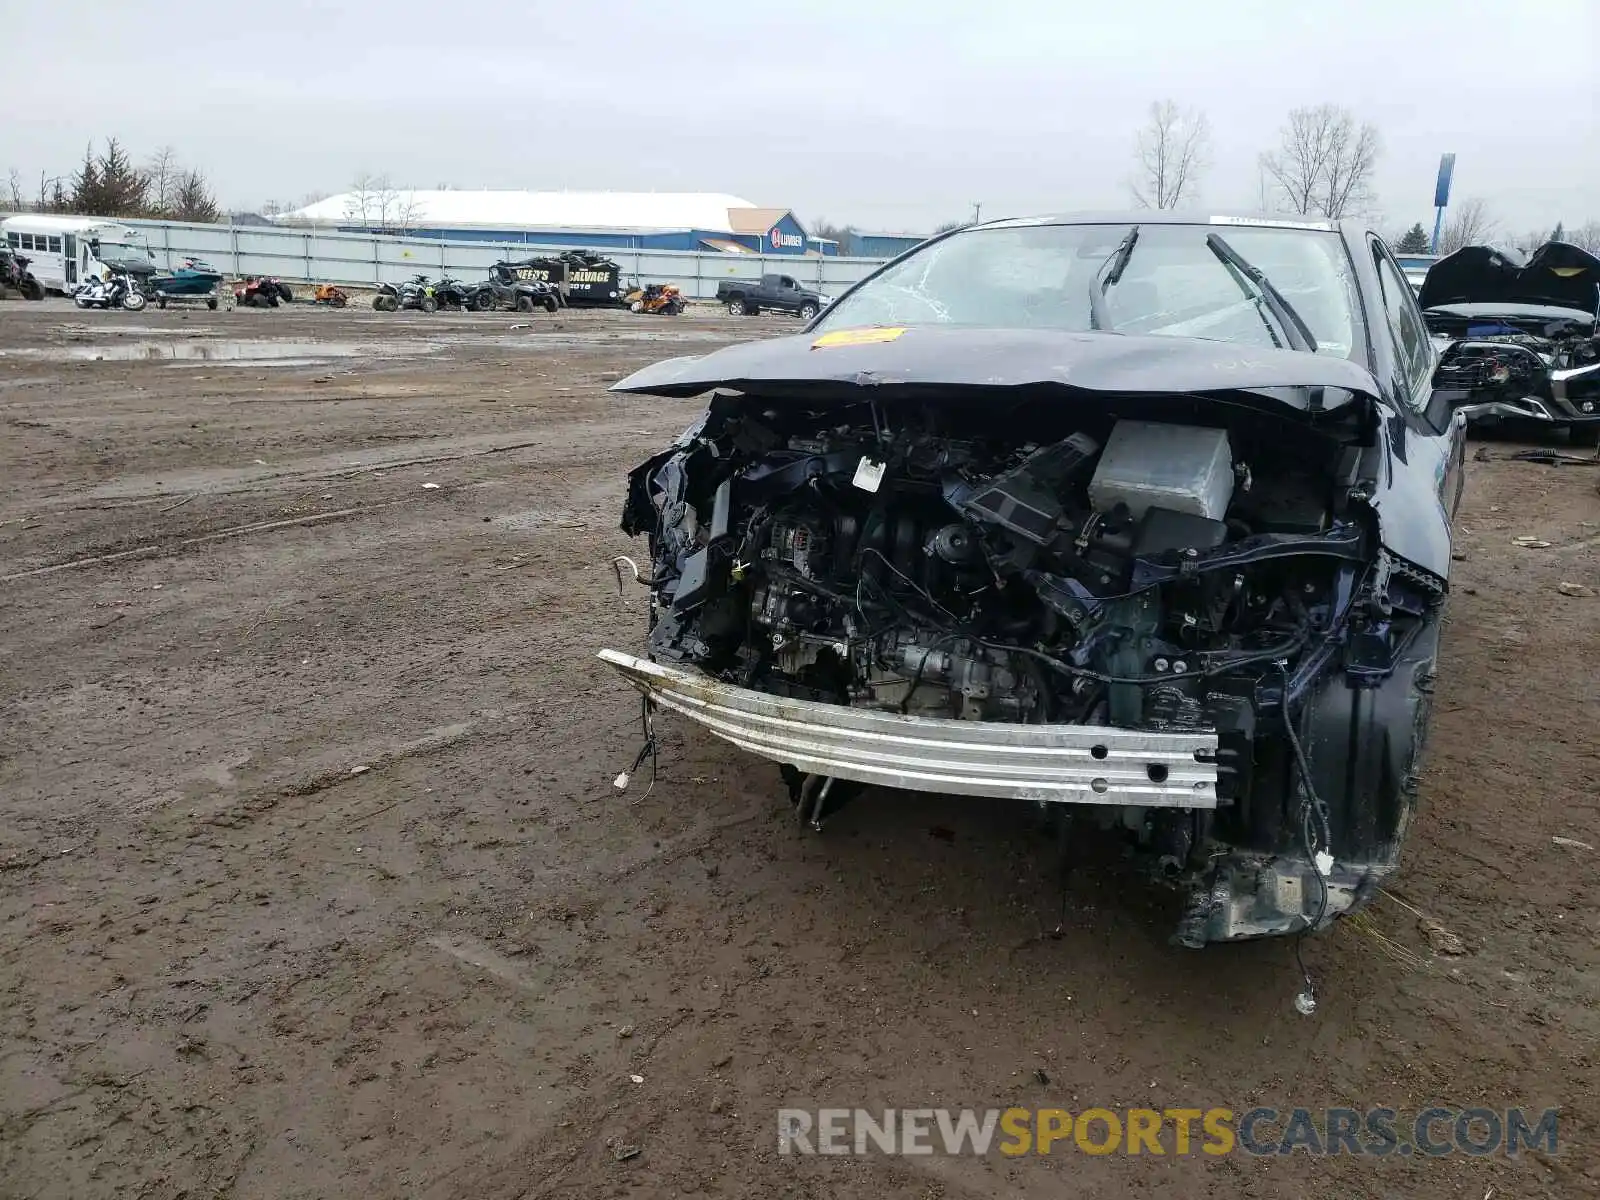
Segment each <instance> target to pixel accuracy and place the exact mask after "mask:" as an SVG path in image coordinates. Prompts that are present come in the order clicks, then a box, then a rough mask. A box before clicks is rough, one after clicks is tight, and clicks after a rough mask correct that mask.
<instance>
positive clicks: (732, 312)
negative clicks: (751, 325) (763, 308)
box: [728, 299, 750, 317]
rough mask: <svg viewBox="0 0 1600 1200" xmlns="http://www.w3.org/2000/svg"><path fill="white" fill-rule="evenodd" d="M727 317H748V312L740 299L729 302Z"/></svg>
mask: <svg viewBox="0 0 1600 1200" xmlns="http://www.w3.org/2000/svg"><path fill="white" fill-rule="evenodd" d="M728 315H729V316H730V317H747V316H749V315H750V310H749V308H748V307H746V305H745V302H744V301H743V300H742V299H740V300H729V301H728Z"/></svg>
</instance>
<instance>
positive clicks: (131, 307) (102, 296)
mask: <svg viewBox="0 0 1600 1200" xmlns="http://www.w3.org/2000/svg"><path fill="white" fill-rule="evenodd" d="M72 302H73V303H74V304H76V305H77V306H78V307H79V308H125V309H127V310H128V311H129V312H138V311H139V310H140V309H142V308H143V307H144V306H145V295H144V292H143V291H142V290H141V289H140V287H139V282H138V280H136V279H135V278H134V277H133V276H132V275H130V274H128V272H126V271H115V270H112V271H108V272H107V273H106V274H105V275H104V276H101V275H94V276H91V277H90V278H88V279H86V280H84V281H83V282H82V283H80V284H79V285H78V286H77V288H76V289H75V290H74V291H73V293H72Z"/></svg>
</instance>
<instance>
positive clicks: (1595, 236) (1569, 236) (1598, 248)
mask: <svg viewBox="0 0 1600 1200" xmlns="http://www.w3.org/2000/svg"><path fill="white" fill-rule="evenodd" d="M1562 234H1563V239H1562V240H1564V241H1566V242H1567V243H1568V244H1570V245H1573V246H1576V247H1578V248H1579V249H1580V250H1587V251H1588V252H1589V253H1590V254H1600V221H1585V222H1584V223H1583V224H1582V225H1576V226H1574V227H1573V228H1571V229H1565V230H1562Z"/></svg>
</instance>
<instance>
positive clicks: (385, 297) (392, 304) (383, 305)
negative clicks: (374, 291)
mask: <svg viewBox="0 0 1600 1200" xmlns="http://www.w3.org/2000/svg"><path fill="white" fill-rule="evenodd" d="M372 307H373V308H375V309H377V310H378V311H379V312H393V311H394V310H395V309H396V308H398V307H399V302H398V301H397V300H396V299H395V298H394V297H393V296H391V295H389V293H388V292H380V293H379V294H378V295H376V296H374V297H373V298H372Z"/></svg>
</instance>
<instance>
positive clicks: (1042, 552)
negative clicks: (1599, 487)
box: [601, 212, 1467, 946]
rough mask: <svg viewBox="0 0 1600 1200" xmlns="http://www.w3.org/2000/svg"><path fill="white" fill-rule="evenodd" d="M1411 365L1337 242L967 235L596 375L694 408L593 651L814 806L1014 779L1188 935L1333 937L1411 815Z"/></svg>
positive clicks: (1415, 516) (1441, 555)
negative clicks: (1114, 855) (733, 339)
mask: <svg viewBox="0 0 1600 1200" xmlns="http://www.w3.org/2000/svg"><path fill="white" fill-rule="evenodd" d="M1434 368H1435V352H1434V347H1433V343H1432V342H1431V341H1430V340H1429V338H1428V336H1427V334H1426V330H1425V328H1424V325H1423V320H1422V314H1421V311H1420V310H1419V308H1418V307H1417V303H1416V299H1415V296H1414V294H1413V292H1412V289H1411V288H1410V287H1409V286H1408V285H1407V283H1406V279H1405V275H1404V273H1403V272H1402V271H1401V269H1400V268H1399V266H1398V265H1397V264H1396V262H1395V260H1394V258H1393V256H1392V255H1391V254H1390V252H1389V251H1388V249H1387V248H1386V247H1385V246H1384V244H1383V243H1382V241H1381V240H1379V239H1378V238H1377V237H1376V236H1374V235H1371V234H1368V233H1366V232H1364V231H1361V230H1359V229H1357V228H1356V227H1354V226H1349V225H1339V224H1333V223H1321V222H1314V221H1298V220H1295V221H1285V220H1268V219H1264V218H1262V219H1254V218H1245V217H1211V218H1209V219H1208V218H1206V217H1203V216H1201V217H1189V218H1183V217H1178V216H1174V215H1172V214H1167V213H1159V214H1158V213H1149V212H1142V213H1138V214H1136V215H1127V216H1122V215H1118V216H1082V217H1048V218H1039V219H1028V220H1005V221H995V222H990V223H988V224H984V225H978V226H970V227H967V228H964V229H961V230H957V231H955V232H952V233H949V234H947V235H945V236H943V237H940V238H936V239H934V240H932V241H930V242H927V243H924V244H923V245H921V246H919V247H918V248H916V249H914V250H912V251H910V252H909V253H907V254H906V255H904V256H902V257H900V258H899V259H897V260H895V261H893V262H891V263H889V264H887V265H886V266H884V267H882V268H880V269H879V270H878V271H877V272H876V273H874V274H873V275H871V276H869V277H867V278H866V279H865V280H863V281H862V282H860V283H859V284H857V285H856V286H855V287H854V288H852V289H851V290H850V291H849V292H847V293H846V294H845V295H843V296H842V297H841V298H840V299H839V300H838V301H836V302H835V304H834V305H833V306H832V307H830V309H829V310H828V311H827V312H826V313H825V314H823V315H822V316H821V317H820V318H819V319H818V320H816V321H815V322H813V323H812V324H811V325H810V326H809V327H808V328H807V329H806V331H805V332H803V333H801V334H799V335H796V336H791V337H780V338H773V339H767V340H763V341H758V342H754V343H749V344H744V345H737V346H731V347H728V348H726V349H722V350H719V351H717V352H715V353H711V354H707V355H704V356H698V357H690V358H678V359H672V360H669V361H667V362H663V363H660V364H657V365H655V366H652V367H647V368H645V369H643V370H641V371H639V372H637V373H636V374H634V375H632V376H630V377H628V378H627V379H624V380H622V381H621V382H619V383H617V384H615V385H614V388H613V390H614V391H618V392H624V393H635V394H642V395H654V396H671V397H688V396H696V395H701V394H706V393H709V394H710V401H709V407H708V408H707V410H706V411H705V413H704V415H703V416H702V417H701V418H700V419H699V420H697V421H696V422H695V423H694V424H693V425H692V426H691V427H690V428H689V429H688V430H687V431H686V432H685V433H684V434H683V435H682V436H681V437H680V438H679V440H678V441H677V443H676V444H675V445H673V446H671V447H669V448H667V449H665V450H664V451H662V452H661V453H660V454H657V455H655V456H654V457H652V458H650V459H649V460H648V461H646V462H644V463H643V464H642V465H640V466H639V467H638V468H637V469H635V470H634V471H633V472H632V474H631V476H630V478H629V481H628V491H627V497H626V501H625V504H624V509H623V514H622V527H623V529H624V530H625V531H626V532H627V533H629V534H631V535H642V536H644V537H646V538H648V543H649V550H650V553H649V567H648V571H646V570H645V569H644V568H643V567H642V566H639V567H637V568H636V572H637V573H638V574H639V575H640V576H641V579H642V582H643V583H645V584H646V585H647V586H648V588H649V593H650V608H649V629H648V635H647V641H646V644H645V646H643V647H640V648H638V652H633V651H630V650H617V649H608V650H605V651H602V652H601V657H602V658H603V659H604V660H605V661H607V662H608V663H610V664H611V665H612V666H614V667H615V668H616V669H617V670H618V671H619V672H620V673H621V674H622V675H623V676H625V677H626V679H627V680H628V681H629V682H630V683H631V684H633V685H634V686H635V687H636V688H638V689H639V690H640V691H641V692H643V694H644V696H645V697H646V700H647V705H646V713H647V716H648V714H650V713H652V712H654V711H656V710H664V711H667V712H670V713H672V714H675V715H676V716H678V717H682V718H687V719H688V720H690V721H693V722H696V723H698V724H700V725H702V726H704V728H705V729H706V730H707V731H709V732H710V733H712V734H714V735H716V736H718V737H721V738H724V739H726V740H727V741H729V742H731V743H732V744H733V745H734V746H737V747H739V748H740V749H741V750H742V751H746V752H749V753H751V754H754V755H758V756H761V757H764V758H767V759H770V760H773V761H775V762H776V763H778V764H781V768H782V774H783V776H784V777H785V778H787V779H788V780H789V782H790V785H791V799H792V800H794V801H795V803H796V805H797V809H798V810H799V813H800V815H801V817H802V819H804V820H808V821H810V822H811V823H812V824H813V825H815V824H816V821H817V820H818V819H819V818H820V816H821V815H822V814H823V813H824V812H825V811H826V810H827V806H828V805H830V804H832V803H834V802H835V801H836V799H837V796H838V795H839V794H840V793H841V791H843V792H848V791H850V790H852V789H857V788H859V787H861V785H872V784H876V785H881V786H884V787H891V788H902V789H910V790H913V791H922V792H936V793H946V794H953V795H959V796H967V797H972V798H973V802H974V803H982V802H985V801H991V802H992V801H994V800H1008V801H1021V802H1024V803H1026V804H1031V805H1035V806H1038V807H1039V808H1040V809H1041V810H1043V811H1044V812H1045V813H1047V814H1049V815H1051V816H1053V817H1055V818H1057V819H1058V820H1059V821H1060V822H1061V824H1062V825H1063V827H1065V825H1066V823H1067V821H1068V820H1070V821H1071V822H1072V823H1073V825H1074V827H1076V828H1082V827H1083V825H1084V824H1086V823H1087V824H1093V825H1095V826H1098V827H1100V828H1103V829H1105V830H1107V831H1109V833H1110V834H1111V836H1112V837H1113V838H1116V837H1125V838H1126V839H1127V841H1128V842H1129V843H1130V844H1131V845H1132V847H1133V848H1134V850H1135V853H1136V856H1137V858H1138V860H1139V861H1140V862H1142V863H1144V864H1146V865H1147V866H1148V868H1149V871H1150V873H1151V875H1152V877H1153V878H1154V879H1156V880H1160V881H1165V883H1167V884H1168V885H1171V886H1174V887H1176V888H1178V889H1180V890H1181V891H1182V893H1183V895H1184V900H1183V902H1182V905H1181V909H1182V911H1181V916H1180V918H1179V922H1178V927H1177V930H1176V933H1175V937H1176V940H1177V941H1178V942H1180V943H1182V944H1184V945H1189V946H1200V945H1203V944H1205V943H1207V942H1211V941H1223V940H1229V939H1235V938H1246V937H1257V936H1263V935H1269V934H1281V933H1292V932H1296V931H1301V930H1305V929H1309V928H1313V927H1317V926H1321V925H1324V924H1326V923H1327V922H1328V921H1330V920H1332V919H1333V918H1334V917H1336V916H1338V915H1341V914H1344V913H1348V912H1351V911H1353V910H1354V909H1356V908H1358V907H1359V906H1361V905H1362V904H1364V903H1365V902H1367V901H1368V900H1370V899H1371V898H1372V896H1373V895H1374V894H1375V892H1376V890H1377V888H1378V887H1379V886H1380V885H1381V884H1382V883H1383V881H1384V880H1385V879H1387V878H1388V877H1389V876H1390V875H1391V874H1392V873H1393V872H1394V870H1395V869H1396V864H1397V861H1398V857H1399V852H1400V847H1401V843H1402V841H1403V839H1404V838H1405V835H1406V832H1407V829H1408V828H1409V826H1410V823H1411V819H1412V816H1413V813H1414V811H1415V807H1416V798H1417V780H1418V771H1419V763H1420V754H1421V750H1422V745H1423V740H1424V736H1425V734H1426V731H1427V725H1428V714H1429V705H1430V699H1431V696H1432V693H1433V685H1434V675H1435V662H1436V655H1437V650H1438V642H1439V634H1440V620H1441V611H1442V606H1443V603H1444V600H1445V595H1446V591H1447V587H1448V579H1449V573H1450V536H1451V535H1450V522H1451V516H1452V514H1453V511H1454V509H1455V505H1456V503H1457V500H1458V499H1459V495H1460V489H1461V479H1462V476H1461V471H1462V444H1463V435H1464V420H1463V418H1462V416H1461V411H1460V406H1461V405H1462V404H1463V403H1465V401H1466V399H1467V394H1466V393H1464V392H1460V391H1451V390H1449V389H1443V388H1437V387H1435V386H1434V379H1433V376H1434ZM646 576H647V577H646ZM647 724H648V722H647ZM622 782H623V781H619V786H620V785H621V783H622ZM1095 840H1096V841H1097V842H1100V843H1102V844H1103V843H1104V841H1105V839H1104V838H1099V837H1097V838H1096V839H1095Z"/></svg>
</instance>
